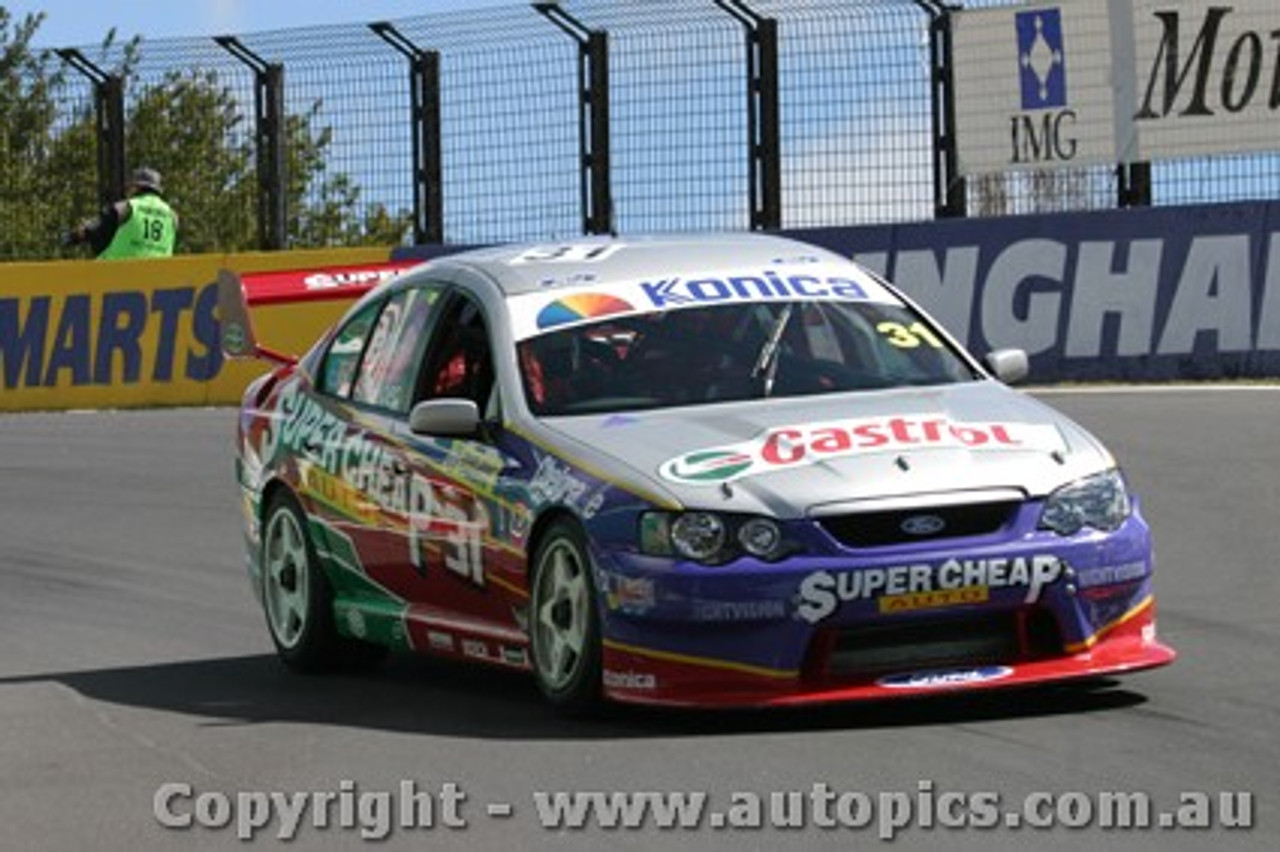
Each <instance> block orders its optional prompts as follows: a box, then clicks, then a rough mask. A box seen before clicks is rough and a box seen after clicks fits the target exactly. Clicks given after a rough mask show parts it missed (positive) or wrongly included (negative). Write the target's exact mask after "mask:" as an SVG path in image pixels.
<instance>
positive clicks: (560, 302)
mask: <svg viewBox="0 0 1280 852" xmlns="http://www.w3.org/2000/svg"><path fill="white" fill-rule="evenodd" d="M634 310H635V306H634V305H632V304H631V303H630V302H627V301H624V300H623V299H619V298H618V297H617V296H610V295H608V294H606V293H575V294H574V295H572V296H565V297H564V298H563V299H556V300H555V301H554V302H552V303H551V304H549V305H547V306H546V307H545V308H543V309H542V310H541V311H539V312H538V328H539V329H548V328H555V327H556V326H561V325H568V324H569V323H575V322H582V321H583V320H590V319H601V318H603V317H610V316H613V315H614V314H626V313H631V312H632V311H634Z"/></svg>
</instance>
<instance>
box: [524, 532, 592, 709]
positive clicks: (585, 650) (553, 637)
mask: <svg viewBox="0 0 1280 852" xmlns="http://www.w3.org/2000/svg"><path fill="white" fill-rule="evenodd" d="M530 609H531V613H530V625H529V633H530V640H531V641H530V644H531V651H532V655H533V673H534V677H535V678H536V679H537V682H538V687H539V689H541V690H542V694H543V695H545V696H546V697H547V699H548V700H549V701H550V702H551V703H552V704H554V705H555V706H556V707H557V708H559V709H561V710H563V711H565V712H568V713H573V714H585V713H588V712H590V711H592V710H594V709H595V708H596V707H597V706H598V705H599V703H600V660H601V651H600V617H599V614H598V612H597V609H596V594H595V582H594V580H593V579H592V571H591V557H590V555H589V553H588V549H587V542H586V537H585V535H584V534H583V532H582V530H581V529H580V528H579V527H578V526H577V525H576V524H573V523H570V522H568V521H557V522H555V523H554V524H552V526H551V527H550V529H548V530H547V533H546V535H545V536H543V538H542V541H541V543H540V544H539V545H538V549H537V552H536V554H535V557H534V563H533V594H532V599H531V601H530Z"/></svg>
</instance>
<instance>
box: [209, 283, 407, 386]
mask: <svg viewBox="0 0 1280 852" xmlns="http://www.w3.org/2000/svg"><path fill="white" fill-rule="evenodd" d="M420 264H421V261H419V260H396V261H388V262H386V263H369V264H362V265H360V266H329V267H323V268H319V269H291V270H285V271H280V272H245V273H239V272H236V271H234V270H231V269H222V270H219V272H218V282H217V285H218V319H219V323H220V325H221V334H220V339H221V340H220V342H221V345H222V351H223V354H225V355H226V356H227V357H228V358H262V359H265V360H267V361H274V362H275V363H277V364H286V365H291V364H296V363H297V361H298V359H297V357H296V356H293V355H287V354H285V353H282V352H279V351H276V350H274V349H271V348H270V347H268V346H264V345H263V344H261V343H259V342H258V338H257V335H256V334H255V333H254V330H253V309H254V308H257V307H260V306H262V305H284V304H290V303H297V302H315V301H332V300H338V299H341V300H348V299H355V298H357V297H359V296H361V295H363V294H364V293H367V292H368V291H369V290H372V289H373V288H374V287H376V286H377V285H379V284H381V283H382V282H383V281H386V280H388V279H390V278H395V277H396V276H398V275H400V274H401V273H403V272H405V271H406V270H408V269H411V268H412V267H414V266H418V265H420Z"/></svg>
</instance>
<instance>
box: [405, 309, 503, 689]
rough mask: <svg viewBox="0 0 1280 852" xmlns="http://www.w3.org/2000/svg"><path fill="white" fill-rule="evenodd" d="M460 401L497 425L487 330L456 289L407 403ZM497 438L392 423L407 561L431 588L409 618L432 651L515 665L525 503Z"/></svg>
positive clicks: (481, 312)
mask: <svg viewBox="0 0 1280 852" xmlns="http://www.w3.org/2000/svg"><path fill="white" fill-rule="evenodd" d="M459 398H460V399H468V400H471V401H473V402H474V403H475V404H476V406H477V408H478V409H479V410H480V412H481V413H482V414H484V415H486V419H487V420H489V421H491V422H493V423H497V422H498V421H499V420H500V413H499V411H498V399H499V394H498V392H497V386H496V379H495V370H494V359H493V351H492V338H491V335H490V333H489V324H488V322H487V320H486V317H485V314H484V310H483V309H482V307H481V305H480V304H479V303H478V302H477V301H476V300H474V299H473V298H471V297H470V296H469V295H467V294H465V293H463V292H461V291H455V292H454V293H452V294H450V295H449V296H448V297H447V298H446V300H445V302H444V303H443V304H442V305H441V307H440V310H439V321H438V322H437V323H436V324H435V325H434V327H433V333H432V337H431V340H430V342H429V343H428V345H427V347H426V350H425V353H424V357H423V360H422V366H421V369H420V372H419V374H418V377H417V381H416V383H415V394H414V402H415V403H416V402H421V401H425V400H431V399H459ZM496 432H497V430H496V429H495V430H494V432H493V433H488V434H477V435H475V436H473V437H469V438H458V437H439V436H430V435H419V434H414V433H412V432H411V431H410V430H409V428H408V423H407V419H401V420H400V421H399V423H398V436H399V438H400V440H401V441H402V442H403V444H404V445H405V446H407V447H408V448H409V453H408V464H409V466H410V477H411V486H410V513H409V514H410V517H409V536H410V540H409V542H408V545H409V547H408V554H409V564H410V567H411V569H412V570H413V571H414V572H415V573H417V574H419V575H420V576H422V577H424V578H426V581H427V584H428V589H429V593H428V595H427V597H425V598H423V599H422V600H421V604H422V606H420V607H419V608H417V609H416V610H414V611H413V612H412V613H411V616H412V617H413V618H414V619H415V620H417V621H420V622H422V623H423V624H425V625H429V626H430V628H431V630H430V634H429V636H428V639H429V641H431V642H432V643H434V644H436V645H438V646H445V645H446V643H448V642H450V641H452V642H453V649H456V650H458V651H459V652H460V653H462V654H463V655H465V656H471V657H481V658H485V659H488V660H489V661H491V662H499V663H505V664H509V665H517V666H523V665H524V664H525V661H526V657H525V652H524V638H523V633H522V631H520V630H519V621H520V619H521V613H522V611H523V609H524V606H525V605H526V603H527V587H526V582H525V577H524V554H523V549H522V545H523V541H524V536H525V534H526V533H527V528H528V522H527V519H528V511H527V500H526V499H524V498H523V495H524V494H525V493H526V492H525V490H524V485H523V483H522V482H521V481H520V477H519V476H518V472H519V470H521V469H522V467H521V465H520V464H519V463H518V462H517V461H516V460H515V458H514V457H513V456H511V455H509V454H508V453H506V452H505V451H504V450H503V448H502V446H501V441H500V440H495V437H496V435H495V433H496ZM437 650H448V648H444V647H439V648H437Z"/></svg>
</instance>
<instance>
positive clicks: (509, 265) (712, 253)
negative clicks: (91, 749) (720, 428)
mask: <svg viewBox="0 0 1280 852" xmlns="http://www.w3.org/2000/svg"><path fill="white" fill-rule="evenodd" d="M817 261H822V262H829V263H841V264H844V263H848V262H849V261H848V259H847V258H844V257H841V256H840V255H838V254H836V253H834V252H831V251H828V250H826V249H822V248H818V247H817V246H813V245H810V244H808V243H802V242H799V241H797V240H791V239H787V238H784V237H777V236H772V235H766V234H758V233H736V234H705V233H704V234H684V235H648V236H625V237H579V238H575V239H571V240H565V241H563V242H550V241H548V242H542V243H522V244H513V245H504V246H495V247H492V248H483V249H474V250H471V251H465V252H461V253H458V254H453V255H448V256H446V257H443V258H440V259H438V260H433V261H432V262H431V266H432V267H434V268H435V269H437V270H440V269H442V268H444V267H448V266H461V267H466V268H469V269H472V270H475V271H478V272H481V273H483V274H484V275H485V277H487V278H488V279H489V280H491V281H492V282H493V283H494V284H496V285H497V286H498V288H499V289H500V290H501V291H502V293H503V295H504V296H508V297H510V296H518V295H521V294H524V293H532V292H537V291H540V290H546V289H547V288H548V287H551V286H564V285H572V284H592V283H604V282H611V281H627V280H637V279H641V278H646V277H653V276H662V277H668V276H679V277H683V278H689V277H697V276H699V275H710V274H713V273H715V272H717V271H724V270H726V269H752V268H755V269H763V268H767V267H769V266H772V265H777V264H790V263H797V262H817Z"/></svg>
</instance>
